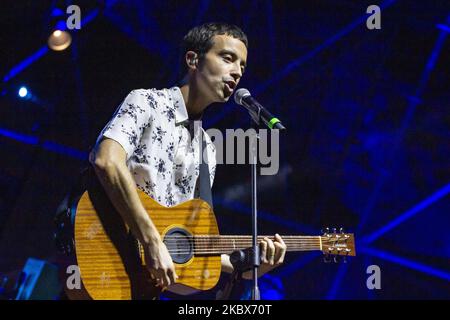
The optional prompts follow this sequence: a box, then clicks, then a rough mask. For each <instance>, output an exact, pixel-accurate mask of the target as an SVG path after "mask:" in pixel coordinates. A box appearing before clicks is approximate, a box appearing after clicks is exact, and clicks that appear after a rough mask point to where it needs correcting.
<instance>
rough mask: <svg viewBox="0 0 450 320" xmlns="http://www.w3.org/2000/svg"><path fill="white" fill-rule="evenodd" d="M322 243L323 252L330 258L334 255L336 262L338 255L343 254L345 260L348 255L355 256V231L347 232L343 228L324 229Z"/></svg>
mask: <svg viewBox="0 0 450 320" xmlns="http://www.w3.org/2000/svg"><path fill="white" fill-rule="evenodd" d="M320 240H321V244H322V252H323V254H324V255H326V256H327V257H328V258H329V257H330V256H334V262H337V260H336V257H339V256H343V257H344V261H345V257H347V256H355V255H356V251H355V238H354V235H353V233H345V232H344V229H343V228H340V229H339V232H338V231H337V230H336V228H333V229H332V230H331V231H330V229H329V228H326V229H324V230H323V235H322V236H321V237H320Z"/></svg>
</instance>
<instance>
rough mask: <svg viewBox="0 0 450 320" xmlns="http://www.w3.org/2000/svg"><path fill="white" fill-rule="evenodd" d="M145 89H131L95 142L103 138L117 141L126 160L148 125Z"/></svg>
mask: <svg viewBox="0 0 450 320" xmlns="http://www.w3.org/2000/svg"><path fill="white" fill-rule="evenodd" d="M145 91H146V90H133V91H131V92H130V93H129V94H128V95H127V97H126V98H125V100H124V101H123V102H122V103H121V104H120V105H119V107H118V108H117V109H116V111H115V113H114V115H113V117H112V119H111V120H110V121H109V122H108V124H107V125H106V126H105V128H103V130H102V132H101V133H100V135H99V137H98V139H97V144H98V143H99V142H100V141H101V140H102V139H103V138H104V137H106V138H110V139H113V140H115V141H117V142H118V143H119V144H120V145H121V146H122V147H123V149H124V150H125V152H126V154H127V160H128V159H129V158H130V157H131V156H132V155H133V153H134V151H135V150H136V148H137V146H138V144H139V141H140V140H141V137H142V134H143V132H144V129H145V128H147V127H148V126H150V124H151V121H152V116H151V114H150V106H149V102H148V95H149V94H151V93H147V92H145Z"/></svg>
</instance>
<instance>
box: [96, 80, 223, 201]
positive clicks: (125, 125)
mask: <svg viewBox="0 0 450 320" xmlns="http://www.w3.org/2000/svg"><path fill="white" fill-rule="evenodd" d="M188 123H189V119H188V113H187V110H186V105H185V103H184V99H183V96H182V94H181V91H180V89H179V88H178V87H172V88H170V89H161V90H156V89H137V90H133V91H131V92H130V93H129V94H128V96H127V97H126V98H125V100H124V101H123V102H122V104H121V105H120V106H119V107H118V108H117V110H116V112H115V113H114V116H113V117H112V119H111V120H110V121H109V123H108V124H107V125H106V127H105V128H104V129H103V130H102V132H101V133H100V135H99V137H98V139H97V144H98V143H99V142H100V141H101V140H102V138H103V137H107V138H110V139H113V140H115V141H117V142H118V143H119V144H120V145H121V146H122V147H123V148H124V150H125V152H126V154H127V166H128V168H129V169H130V172H131V173H132V175H133V177H134V180H135V182H136V185H137V187H138V188H139V189H141V190H142V191H144V192H145V193H146V194H148V195H149V196H150V197H152V198H153V199H154V200H156V201H158V202H159V203H160V204H162V205H164V206H167V207H171V206H174V205H177V204H179V203H182V202H184V201H187V200H190V199H192V198H194V197H195V196H197V193H196V190H195V189H196V181H197V178H198V175H199V160H200V157H199V142H198V141H199V136H200V131H199V130H197V131H196V132H195V134H194V136H195V137H194V139H192V140H191V136H190V132H189V129H188V126H187V124H188ZM202 132H203V135H204V137H205V141H206V144H207V157H208V165H209V173H210V179H211V186H212V184H213V181H214V174H215V169H216V156H215V148H214V144H213V143H212V142H211V139H210V137H209V136H208V134H207V133H206V132H205V131H204V130H203V129H202ZM197 187H198V186H197Z"/></svg>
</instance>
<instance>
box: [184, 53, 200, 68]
mask: <svg viewBox="0 0 450 320" xmlns="http://www.w3.org/2000/svg"><path fill="white" fill-rule="evenodd" d="M185 61H186V64H187V66H188V68H189V69H191V70H195V69H197V66H198V55H197V54H196V53H195V52H194V51H188V52H186V55H185Z"/></svg>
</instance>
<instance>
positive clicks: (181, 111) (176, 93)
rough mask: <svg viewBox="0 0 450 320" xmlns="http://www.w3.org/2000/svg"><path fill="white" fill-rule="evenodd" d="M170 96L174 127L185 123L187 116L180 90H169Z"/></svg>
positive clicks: (173, 88) (176, 88) (174, 88)
mask: <svg viewBox="0 0 450 320" xmlns="http://www.w3.org/2000/svg"><path fill="white" fill-rule="evenodd" d="M170 94H171V96H172V100H173V106H174V108H175V125H178V124H183V123H186V122H187V121H188V120H189V116H188V112H187V109H186V104H185V103H184V99H183V95H182V94H181V90H180V88H178V87H172V88H170Z"/></svg>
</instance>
